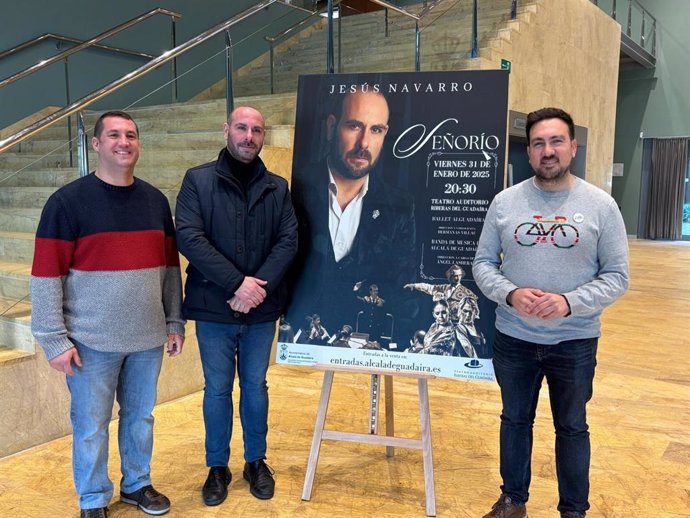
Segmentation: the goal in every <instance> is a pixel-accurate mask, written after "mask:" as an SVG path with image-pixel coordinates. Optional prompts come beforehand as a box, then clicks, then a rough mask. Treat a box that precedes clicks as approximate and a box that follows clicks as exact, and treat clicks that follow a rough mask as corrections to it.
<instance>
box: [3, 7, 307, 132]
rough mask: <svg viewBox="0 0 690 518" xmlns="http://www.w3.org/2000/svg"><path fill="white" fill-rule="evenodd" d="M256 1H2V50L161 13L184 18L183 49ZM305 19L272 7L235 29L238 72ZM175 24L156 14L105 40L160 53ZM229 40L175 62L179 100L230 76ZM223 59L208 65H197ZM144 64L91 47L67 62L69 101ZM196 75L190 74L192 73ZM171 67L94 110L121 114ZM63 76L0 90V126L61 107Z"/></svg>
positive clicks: (29, 56) (12, 61) (45, 47)
mask: <svg viewBox="0 0 690 518" xmlns="http://www.w3.org/2000/svg"><path fill="white" fill-rule="evenodd" d="M257 3H258V1H257V0H232V1H227V0H224V1H221V0H204V1H203V2H190V1H188V0H165V1H163V2H161V1H159V0H156V1H152V0H140V1H138V2H94V1H93V0H89V1H87V0H60V1H55V0H25V1H22V2H3V6H2V18H1V22H0V27H1V28H2V30H0V51H1V50H5V49H8V48H11V47H13V46H15V45H17V44H20V43H22V42H24V41H26V40H29V39H31V38H33V37H36V36H39V35H41V34H44V33H46V32H52V33H57V34H62V35H65V36H71V37H74V38H80V39H84V40H86V39H89V38H92V37H93V36H96V35H97V34H100V33H102V32H105V31H106V30H108V29H110V28H111V27H114V26H115V25H119V24H121V23H123V22H125V21H127V20H129V19H131V18H134V17H136V16H138V15H140V14H142V13H145V12H147V11H149V10H151V9H154V8H156V7H163V8H166V9H170V10H172V11H176V12H178V13H181V14H182V18H181V19H180V20H179V21H178V22H177V30H176V32H177V44H178V45H179V44H180V43H183V42H185V41H187V40H188V39H190V38H192V37H194V36H196V35H197V34H199V33H201V32H202V31H204V30H206V29H209V28H211V27H213V26H214V25H216V24H217V23H219V22H221V21H224V20H227V19H229V18H231V17H232V16H233V15H235V14H237V13H239V12H241V11H242V10H244V9H246V8H248V7H250V6H251V5H255V4H257ZM303 16H304V14H303V13H301V12H299V11H296V10H294V9H291V8H289V7H286V6H284V5H280V4H273V5H271V6H270V7H268V8H267V9H264V10H263V11H261V12H260V13H258V14H256V15H255V16H253V17H252V18H250V19H247V20H245V21H244V22H243V23H242V24H239V25H237V26H236V27H235V28H234V29H232V31H231V36H232V40H233V43H234V44H235V50H234V65H235V68H238V67H240V66H242V65H244V64H246V63H247V62H249V61H250V60H252V59H254V58H255V57H256V56H258V55H260V54H262V53H263V52H266V51H267V50H268V44H267V43H266V42H265V41H264V40H263V36H264V35H275V34H276V33H278V32H280V31H281V30H283V29H285V28H287V27H289V26H290V25H292V24H293V23H295V22H296V21H297V20H298V19H301V18H302V17H303ZM170 32H171V23H170V18H169V17H167V16H163V15H157V16H155V17H153V18H149V19H148V20H146V21H144V22H142V23H141V24H139V25H138V26H136V27H134V28H130V29H127V30H126V31H124V32H122V33H120V34H118V35H116V36H113V37H111V38H109V39H107V40H106V41H105V42H104V43H108V44H111V45H114V46H119V47H125V48H130V49H133V50H139V51H143V52H147V53H149V54H153V55H156V56H157V55H159V54H160V53H161V52H162V51H164V50H167V49H169V48H170ZM223 50H224V38H223V36H222V35H218V36H215V37H214V38H212V39H211V40H210V41H209V42H207V43H204V44H201V45H200V46H199V47H197V48H195V49H193V50H191V51H189V52H188V53H186V54H185V55H184V56H182V57H180V58H179V60H178V74H184V73H185V72H188V74H187V75H185V76H184V77H183V78H182V79H180V82H179V98H180V100H186V99H189V98H190V97H192V96H193V95H195V94H196V93H198V92H199V91H201V90H203V89H204V88H206V87H208V86H210V85H212V84H214V83H215V82H217V81H218V80H220V79H222V78H223V77H224V76H225V57H224V52H223ZM58 52H59V50H57V49H56V47H55V43H54V42H45V43H42V44H39V45H38V46H36V47H33V48H32V49H31V50H27V51H24V52H22V53H21V54H19V55H16V56H11V57H8V58H5V59H3V60H1V61H0V79H3V78H5V77H8V76H10V75H12V74H14V73H15V72H18V71H20V70H22V69H24V68H26V67H28V66H31V65H33V64H34V63H36V62H38V61H40V60H42V59H46V58H47V57H50V56H52V55H54V54H56V53H58ZM214 54H218V55H216V56H215V57H213V58H212V59H211V60H210V61H208V62H207V63H205V64H203V65H201V66H199V63H201V62H202V61H205V60H206V59H208V58H209V57H210V56H211V55H214ZM145 62H146V60H144V59H140V58H134V57H127V56H122V55H113V54H109V53H106V52H104V51H101V50H96V49H93V50H92V49H87V50H85V51H82V52H80V53H78V54H75V55H74V56H73V57H71V58H69V76H70V97H71V100H76V99H78V98H80V97H82V96H84V95H86V94H88V93H90V92H92V91H93V90H96V89H98V88H100V87H101V86H104V85H106V84H108V83H109V82H111V81H113V80H115V79H117V78H119V77H121V76H122V75H124V74H125V73H127V72H130V71H132V70H134V69H136V68H138V67H139V66H141V65H142V64H144V63H145ZM190 71H191V72H190ZM170 75H171V69H170V66H169V65H164V66H163V67H162V68H161V69H159V70H157V71H155V72H153V73H151V74H149V75H148V76H146V77H145V78H142V79H141V80H139V81H136V82H135V83H132V85H131V86H127V87H124V88H123V89H122V90H120V91H118V92H116V93H115V94H113V95H112V96H109V97H108V98H105V99H104V100H102V101H100V102H99V103H97V104H95V105H92V107H93V108H96V109H103V108H111V107H112V108H123V107H126V106H128V105H129V104H131V103H132V102H134V101H135V100H137V99H140V98H141V97H142V96H143V95H145V94H146V93H149V92H152V91H154V90H156V89H157V88H158V87H160V85H162V84H164V83H165V82H166V81H168V80H169V79H170ZM65 93H66V92H65V70H64V64H63V62H59V63H56V64H54V65H51V66H49V67H47V68H46V69H44V70H43V71H41V72H38V73H36V74H34V75H33V76H30V77H28V78H25V79H22V80H20V81H17V82H16V83H13V84H11V85H9V86H7V87H5V88H3V89H0V128H3V127H5V126H7V125H9V124H12V123H13V122H15V121H17V120H19V119H21V118H23V117H26V116H28V115H30V114H31V113H34V112H35V111H36V110H38V109H40V108H42V107H44V106H64V105H65V103H66V96H65ZM171 99H172V89H171V87H166V88H163V89H161V90H160V91H158V92H155V93H153V94H151V95H150V96H148V97H147V98H146V99H145V100H143V101H140V102H141V104H160V103H167V102H170V101H171Z"/></svg>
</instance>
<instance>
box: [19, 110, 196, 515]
mask: <svg viewBox="0 0 690 518" xmlns="http://www.w3.org/2000/svg"><path fill="white" fill-rule="evenodd" d="M92 146H93V149H94V150H95V151H96V153H97V154H98V158H99V160H98V167H97V168H96V171H95V172H94V173H92V174H90V175H88V176H86V177H84V178H80V179H78V180H76V181H74V182H71V183H70V184H68V185H66V186H64V187H62V188H61V189H59V190H58V191H57V192H56V193H55V194H53V195H52V196H51V197H50V199H49V200H48V202H47V203H46V205H45V207H44V209H43V213H42V215H41V220H40V222H39V225H38V230H37V233H36V249H35V252H34V261H33V267H32V272H31V300H32V307H33V313H32V322H31V329H32V332H33V335H34V337H35V338H36V340H37V341H38V342H39V344H40V345H41V346H42V347H43V350H44V351H45V354H46V357H47V358H48V361H49V362H50V365H51V367H53V368H54V369H55V370H57V371H60V372H63V373H65V374H66V375H67V376H66V379H67V386H68V388H69V391H70V393H71V412H70V415H71V420H72V428H73V431H74V435H73V449H72V456H73V458H72V464H73V475H74V483H75V487H76V490H77V493H78V494H79V506H80V508H81V517H82V518H94V517H97V518H102V517H106V516H107V505H108V502H109V501H110V499H111V497H112V494H113V484H112V482H111V481H110V479H109V478H108V424H109V422H110V418H111V415H112V409H113V400H114V398H115V396H117V401H118V403H119V405H120V414H119V415H120V422H119V434H118V438H119V446H120V456H121V469H122V479H121V481H120V499H121V501H123V502H125V503H128V504H132V505H136V506H138V507H139V508H140V509H141V510H143V511H144V512H146V513H148V514H155V515H159V514H165V513H166V512H168V510H169V509H170V501H169V500H168V499H167V498H166V497H165V496H164V495H162V494H161V493H159V492H158V491H156V490H155V489H154V488H153V486H152V485H151V478H150V461H151V451H152V448H153V416H152V415H151V412H152V409H153V406H154V404H155V402H156V385H157V382H158V374H159V372H160V368H161V363H162V359H163V346H164V344H166V348H167V352H168V354H169V355H170V356H177V355H178V354H179V353H180V352H181V351H182V345H183V343H184V324H185V322H184V320H183V318H182V316H181V301H182V284H181V278H180V265H179V257H178V255H177V247H176V243H175V229H174V227H173V222H172V216H171V213H170V207H169V205H168V201H167V199H166V198H165V196H164V195H163V194H162V193H161V192H160V191H159V190H157V189H155V188H154V187H153V186H151V185H149V184H148V183H146V182H144V181H142V180H140V179H138V178H135V177H134V166H135V165H136V163H137V160H138V159H139V129H138V127H137V125H136V123H135V122H134V121H133V120H132V118H131V117H130V116H129V115H128V114H127V113H125V112H119V111H114V112H107V113H105V114H103V115H102V116H101V117H100V118H99V119H98V122H97V123H96V127H95V129H94V137H93V140H92Z"/></svg>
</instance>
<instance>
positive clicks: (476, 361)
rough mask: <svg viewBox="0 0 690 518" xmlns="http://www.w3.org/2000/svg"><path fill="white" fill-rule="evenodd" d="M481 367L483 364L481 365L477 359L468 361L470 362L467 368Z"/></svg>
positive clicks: (466, 365)
mask: <svg viewBox="0 0 690 518" xmlns="http://www.w3.org/2000/svg"><path fill="white" fill-rule="evenodd" d="M481 366H482V364H481V363H479V360H478V359H476V358H474V359H472V360H470V361H468V362H467V363H466V364H465V367H469V368H470V369H478V368H479V367H481Z"/></svg>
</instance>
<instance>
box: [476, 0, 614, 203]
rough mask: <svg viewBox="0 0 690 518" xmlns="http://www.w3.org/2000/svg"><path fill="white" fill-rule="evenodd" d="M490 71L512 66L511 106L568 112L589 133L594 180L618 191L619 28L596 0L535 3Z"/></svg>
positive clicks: (501, 48) (521, 109)
mask: <svg viewBox="0 0 690 518" xmlns="http://www.w3.org/2000/svg"><path fill="white" fill-rule="evenodd" d="M531 5H532V8H531V9H530V10H529V11H528V12H526V13H523V14H521V15H520V17H519V20H518V22H517V23H516V24H512V25H511V27H512V30H510V32H509V35H508V38H509V40H510V44H509V45H506V44H505V43H500V42H498V41H494V42H490V45H491V46H492V47H496V49H499V51H498V52H495V53H493V56H492V59H491V60H490V62H489V64H488V66H486V65H483V68H499V67H500V60H501V58H503V59H508V60H510V61H511V62H512V70H511V76H510V96H509V106H510V109H511V110H515V111H519V112H524V113H528V112H530V111H533V110H535V109H538V108H541V107H544V106H558V107H561V108H563V109H565V110H566V111H568V112H569V113H570V114H571V115H572V116H573V118H574V120H575V123H576V124H578V125H579V126H584V127H586V128H587V129H588V145H587V180H588V181H589V182H591V183H593V184H594V185H597V186H598V187H601V188H602V189H604V190H605V191H607V192H610V190H611V168H612V163H613V140H614V129H615V117H616V93H617V86H618V60H619V52H620V26H619V25H618V23H616V22H615V21H614V20H613V19H611V18H610V17H609V16H608V15H607V14H606V13H604V12H603V11H602V10H601V9H599V8H598V7H596V6H595V5H594V4H592V3H591V2H590V1H589V0H568V1H567V2H566V1H562V0H534V1H533V2H531Z"/></svg>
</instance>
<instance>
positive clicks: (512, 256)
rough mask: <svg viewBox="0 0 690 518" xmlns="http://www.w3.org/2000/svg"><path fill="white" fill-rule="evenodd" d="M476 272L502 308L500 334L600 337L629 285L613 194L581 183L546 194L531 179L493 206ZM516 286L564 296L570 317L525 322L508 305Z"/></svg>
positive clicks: (540, 339)
mask: <svg viewBox="0 0 690 518" xmlns="http://www.w3.org/2000/svg"><path fill="white" fill-rule="evenodd" d="M472 272H473V274H474V278H475V280H476V282H477V285H478V286H479V288H480V289H481V290H482V292H483V293H484V294H485V295H486V296H487V297H488V298H489V299H491V300H493V301H494V302H496V303H497V304H498V307H497V308H496V328H497V329H498V330H499V331H500V332H501V333H503V334H506V335H508V336H512V337H514V338H518V339H521V340H525V341H529V342H533V343H539V344H555V343H558V342H561V341H564V340H573V339H581V338H594V337H598V336H600V335H601V323H600V316H601V312H602V311H603V309H604V308H605V307H606V306H608V305H609V304H611V303H612V302H614V301H615V300H616V299H617V298H618V297H620V296H621V295H623V293H625V291H626V289H627V288H628V240H627V236H626V233H625V225H624V223H623V218H622V217H621V214H620V211H619V210H618V207H617V205H616V203H615V201H614V200H613V198H611V196H609V195H608V194H606V193H605V192H604V191H602V190H601V189H599V188H597V187H595V186H593V185H591V184H589V183H587V182H585V181H583V180H581V179H579V178H577V179H576V182H575V185H574V186H573V187H572V188H571V189H570V190H568V191H561V192H547V191H542V190H540V189H539V188H537V187H536V185H535V184H534V181H533V179H529V180H526V181H524V182H521V183H520V184H518V185H515V186H513V187H510V188H509V189H506V190H504V191H502V192H500V193H499V194H498V195H497V196H496V197H495V198H494V200H493V202H492V203H491V205H490V207H489V210H488V212H487V214H486V220H485V221H484V228H483V229H482V233H481V237H480V238H479V243H478V246H477V253H476V255H475V258H474V263H473V267H472ZM516 288H538V289H541V290H543V291H545V292H550V293H560V294H562V295H565V297H566V298H567V300H568V303H569V304H570V309H571V314H570V315H568V316H567V317H563V318H556V319H553V320H544V319H541V318H538V317H522V316H520V315H518V313H517V312H516V311H515V310H514V309H513V308H512V307H510V306H508V304H507V303H506V297H507V295H508V294H509V293H510V292H511V291H512V290H514V289H516Z"/></svg>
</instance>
